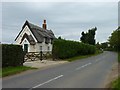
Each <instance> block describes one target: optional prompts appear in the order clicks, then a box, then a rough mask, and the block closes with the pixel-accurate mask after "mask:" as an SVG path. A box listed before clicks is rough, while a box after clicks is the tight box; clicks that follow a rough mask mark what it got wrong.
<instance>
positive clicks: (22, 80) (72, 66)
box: [2, 51, 117, 90]
mask: <svg viewBox="0 0 120 90" xmlns="http://www.w3.org/2000/svg"><path fill="white" fill-rule="evenodd" d="M116 62H117V53H115V52H108V51H105V52H104V53H102V54H100V55H97V56H93V57H89V58H86V59H82V60H77V61H74V62H70V63H66V64H62V65H58V66H54V67H50V68H46V69H38V70H35V71H31V72H27V73H23V74H19V75H14V76H11V77H6V78H3V82H2V85H3V88H28V89H29V90H32V89H33V88H104V83H105V80H106V78H107V76H108V74H109V72H110V71H111V70H112V65H113V64H114V63H116Z"/></svg>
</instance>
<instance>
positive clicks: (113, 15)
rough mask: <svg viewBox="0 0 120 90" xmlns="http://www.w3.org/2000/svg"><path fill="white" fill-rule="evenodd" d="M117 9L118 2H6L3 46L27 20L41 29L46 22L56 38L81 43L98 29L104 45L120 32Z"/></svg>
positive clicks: (3, 6) (12, 39)
mask: <svg viewBox="0 0 120 90" xmlns="http://www.w3.org/2000/svg"><path fill="white" fill-rule="evenodd" d="M117 9H118V7H117V3H115V2H114V3H113V2H112V3H111V2H100V3H98V2H79V3H78V2H77V3H76V2H74V3H73V2H61V3H58V2H44V3H43V2H37V3H35V2H32V3H31V2H21V3H18V2H17V3H15V2H14V3H12V2H3V3H2V20H3V21H2V27H3V29H2V30H3V33H2V36H3V42H9V43H10V42H13V41H14V39H15V37H16V36H17V34H18V33H19V31H20V30H21V27H22V25H23V24H24V22H25V20H28V21H30V22H31V23H34V24H37V25H40V26H41V25H42V22H43V19H46V20H47V24H48V29H52V30H53V32H54V33H55V35H56V36H62V37H63V38H66V39H72V40H77V41H78V40H79V38H80V34H81V32H82V31H87V30H88V29H90V28H93V27H95V26H96V27H97V28H98V30H97V34H96V35H97V36H96V39H97V41H100V42H103V41H106V40H107V38H108V37H109V35H110V33H111V32H112V31H113V30H115V29H116V28H117V21H118V10H117ZM8 32H9V34H7V33H8ZM6 36H7V37H6Z"/></svg>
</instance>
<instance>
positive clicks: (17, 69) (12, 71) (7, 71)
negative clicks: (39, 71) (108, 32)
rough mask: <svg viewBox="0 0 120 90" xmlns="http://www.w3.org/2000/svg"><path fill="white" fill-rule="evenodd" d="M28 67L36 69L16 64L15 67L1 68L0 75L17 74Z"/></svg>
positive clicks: (28, 68)
mask: <svg viewBox="0 0 120 90" xmlns="http://www.w3.org/2000/svg"><path fill="white" fill-rule="evenodd" d="M30 69H36V68H31V67H26V66H17V67H5V68H2V72H1V73H0V77H5V76H9V75H13V74H17V73H20V72H23V71H26V70H30Z"/></svg>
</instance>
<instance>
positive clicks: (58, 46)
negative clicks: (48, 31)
mask: <svg viewBox="0 0 120 90" xmlns="http://www.w3.org/2000/svg"><path fill="white" fill-rule="evenodd" d="M95 52H96V48H95V46H93V45H88V44H84V43H80V42H76V41H69V40H63V39H56V40H54V43H53V50H52V54H53V58H54V59H67V58H71V57H74V56H78V55H89V54H94V53H95Z"/></svg>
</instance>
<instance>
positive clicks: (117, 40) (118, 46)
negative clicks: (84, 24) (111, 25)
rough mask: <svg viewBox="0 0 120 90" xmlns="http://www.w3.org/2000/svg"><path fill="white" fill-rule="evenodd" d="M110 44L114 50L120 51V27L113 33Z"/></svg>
mask: <svg viewBox="0 0 120 90" xmlns="http://www.w3.org/2000/svg"><path fill="white" fill-rule="evenodd" d="M109 44H110V47H111V48H113V49H114V50H117V51H120V26H119V27H118V28H117V29H116V30H115V31H113V32H112V34H111V36H110V37H109Z"/></svg>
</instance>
